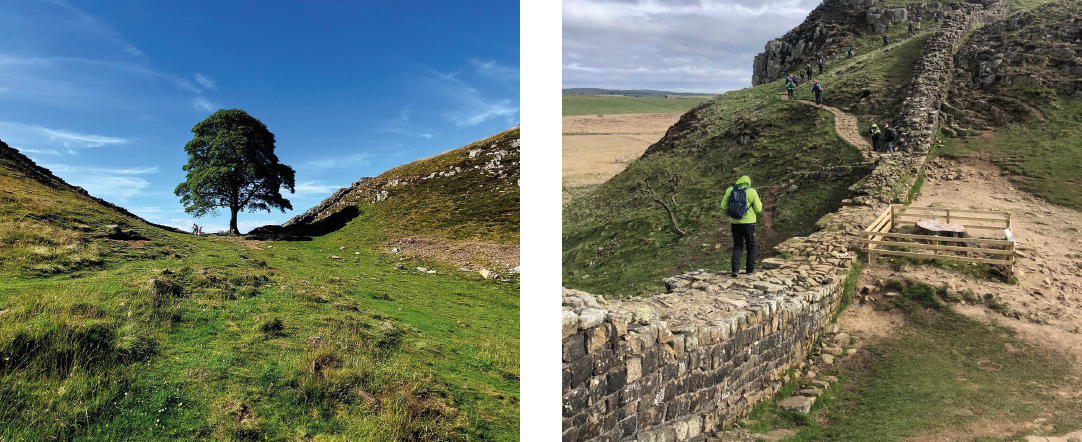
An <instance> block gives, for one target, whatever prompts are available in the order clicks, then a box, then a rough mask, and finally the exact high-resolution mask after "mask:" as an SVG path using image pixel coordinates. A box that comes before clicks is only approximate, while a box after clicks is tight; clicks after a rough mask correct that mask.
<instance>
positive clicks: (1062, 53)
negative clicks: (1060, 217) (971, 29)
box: [942, 1, 1082, 209]
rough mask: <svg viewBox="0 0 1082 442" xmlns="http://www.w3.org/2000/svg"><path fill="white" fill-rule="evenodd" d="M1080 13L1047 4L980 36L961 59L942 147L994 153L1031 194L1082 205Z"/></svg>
mask: <svg viewBox="0 0 1082 442" xmlns="http://www.w3.org/2000/svg"><path fill="white" fill-rule="evenodd" d="M1077 14H1078V6H1077V3H1073V2H1066V1H1059V2H1053V3H1047V4H1045V5H1043V6H1041V7H1039V8H1036V9H1033V10H1029V11H1023V12H1019V13H1015V14H1013V15H1012V16H1010V17H1008V18H1006V19H1004V20H1002V21H1000V22H998V23H995V24H992V25H988V26H986V27H985V28H983V29H981V30H979V31H977V32H976V33H974V35H973V36H972V37H971V38H970V40H969V42H968V43H967V45H966V46H965V47H963V48H962V49H961V50H960V51H959V56H958V57H957V59H958V64H959V67H961V68H963V69H965V72H966V73H967V74H966V75H963V76H957V77H956V78H955V81H954V83H953V84H952V89H951V93H950V96H949V97H948V100H947V104H946V105H945V106H944V110H945V112H946V113H947V122H946V124H945V125H944V128H943V131H942V137H943V138H944V140H945V144H944V146H943V149H942V152H943V154H945V155H948V156H965V155H982V156H984V157H985V158H991V159H992V160H993V161H995V162H996V163H997V164H999V165H1000V166H1002V167H1004V168H1005V169H1007V170H1008V171H1009V172H1011V173H1012V174H1014V175H1015V176H1014V180H1015V181H1016V182H1017V183H1018V184H1019V185H1020V186H1022V187H1023V188H1024V189H1026V190H1027V191H1028V192H1032V193H1033V194H1035V195H1038V196H1040V197H1042V198H1045V199H1047V200H1048V201H1050V202H1053V203H1056V204H1062V205H1066V206H1069V207H1073V208H1075V209H1082V179H1080V177H1079V174H1078V171H1079V170H1080V169H1082V125H1080V124H1079V123H1080V122H1082V92H1080V91H1082V76H1079V75H1080V74H1082V61H1080V59H1079V58H1078V56H1077V54H1078V53H1080V52H1082V44H1080V43H1079V42H1078V40H1077V36H1078V35H1079V32H1082V30H1080V29H1082V23H1080V22H1079V20H1078V18H1077ZM997 60H998V62H997ZM982 67H983V69H982Z"/></svg>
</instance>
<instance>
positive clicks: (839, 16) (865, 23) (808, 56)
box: [751, 0, 943, 86]
mask: <svg viewBox="0 0 1082 442" xmlns="http://www.w3.org/2000/svg"><path fill="white" fill-rule="evenodd" d="M876 3H878V0H824V1H823V3H822V4H820V5H819V6H818V7H816V8H815V9H814V10H813V11H812V12H811V13H810V14H808V17H807V18H806V19H805V20H804V22H803V23H801V24H800V25H799V26H797V27H796V28H793V30H791V31H789V32H787V33H786V34H785V35H784V36H782V37H781V38H778V39H774V40H770V41H769V42H767V44H766V47H764V48H763V52H761V53H759V54H758V55H756V56H755V59H754V61H753V63H752V74H751V85H752V86H756V85H760V84H763V83H770V82H772V81H774V80H777V79H779V78H782V77H784V76H785V74H786V73H789V72H795V71H797V70H798V69H799V68H801V67H804V66H806V65H809V64H811V65H813V66H814V65H815V62H816V59H815V55H816V54H822V55H823V56H824V57H826V58H838V57H841V56H842V54H843V53H844V51H845V46H847V45H850V44H852V42H853V41H855V39H857V38H860V37H861V36H863V35H866V34H867V33H872V34H881V33H883V32H885V31H886V30H887V29H889V28H890V26H891V25H893V24H904V23H906V22H908V21H909V20H910V19H911V18H912V17H914V16H916V15H918V14H919V15H921V16H924V17H928V16H930V15H931V13H932V12H935V11H940V10H941V9H942V8H943V5H942V4H941V3H939V2H933V3H918V4H911V5H908V6H906V7H904V8H883V7H877V6H875V5H876Z"/></svg>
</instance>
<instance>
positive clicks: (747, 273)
mask: <svg viewBox="0 0 1082 442" xmlns="http://www.w3.org/2000/svg"><path fill="white" fill-rule="evenodd" d="M744 274H745V275H754V274H755V269H751V270H748V271H746V272H744Z"/></svg>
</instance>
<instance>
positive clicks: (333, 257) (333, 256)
mask: <svg viewBox="0 0 1082 442" xmlns="http://www.w3.org/2000/svg"><path fill="white" fill-rule="evenodd" d="M330 258H331V259H342V257H341V256H338V255H331V256H330Z"/></svg>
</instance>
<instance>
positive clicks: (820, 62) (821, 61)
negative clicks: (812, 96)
mask: <svg viewBox="0 0 1082 442" xmlns="http://www.w3.org/2000/svg"><path fill="white" fill-rule="evenodd" d="M819 75H823V58H822V57H820V58H819Z"/></svg>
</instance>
